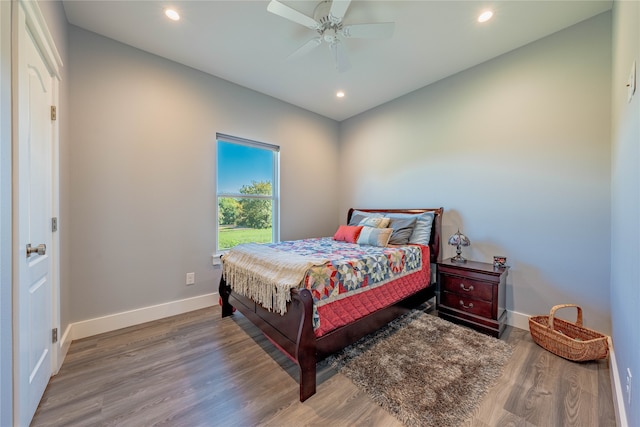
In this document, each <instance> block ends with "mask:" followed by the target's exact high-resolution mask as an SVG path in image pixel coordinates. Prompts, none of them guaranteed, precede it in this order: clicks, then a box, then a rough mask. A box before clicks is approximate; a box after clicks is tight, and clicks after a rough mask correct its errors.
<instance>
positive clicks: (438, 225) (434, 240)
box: [347, 208, 444, 263]
mask: <svg viewBox="0 0 640 427" xmlns="http://www.w3.org/2000/svg"><path fill="white" fill-rule="evenodd" d="M354 210H359V211H363V212H378V213H383V212H389V213H406V214H420V213H424V212H433V213H434V214H435V216H434V218H433V226H432V228H431V238H430V239H429V249H430V252H431V262H432V263H433V262H438V261H440V260H441V256H440V242H441V240H442V239H441V237H442V236H441V234H442V213H443V212H444V208H424V209H361V208H350V209H349V213H348V214H347V224H348V223H349V221H351V216H352V215H353V211H354Z"/></svg>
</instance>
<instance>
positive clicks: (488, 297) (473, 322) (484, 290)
mask: <svg viewBox="0 0 640 427" xmlns="http://www.w3.org/2000/svg"><path fill="white" fill-rule="evenodd" d="M507 270H508V268H507V267H494V266H493V264H487V263H484V262H475V261H468V260H467V262H465V263H455V262H452V261H451V259H446V260H444V261H442V262H439V263H438V286H439V288H440V297H439V299H438V305H437V307H438V315H439V316H440V317H442V318H443V319H446V320H450V321H452V322H455V323H460V324H463V325H466V326H469V327H471V328H473V329H475V330H477V331H480V332H484V333H486V334H489V335H492V336H494V337H496V338H500V335H502V332H503V331H504V328H505V326H506V318H507V311H506V310H505V300H506V298H505V295H506V280H507Z"/></svg>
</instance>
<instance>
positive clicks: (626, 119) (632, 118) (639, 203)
mask: <svg viewBox="0 0 640 427" xmlns="http://www.w3.org/2000/svg"><path fill="white" fill-rule="evenodd" d="M638 28H640V3H638V2H629V1H621V2H615V3H614V8H613V78H612V103H611V105H612V159H611V172H612V174H611V175H612V176H611V181H612V182H611V200H612V203H611V204H612V209H611V211H612V214H611V216H612V245H611V317H612V323H613V343H614V347H615V350H616V360H617V365H618V372H619V376H620V377H619V381H620V384H621V385H622V390H623V393H624V391H625V386H626V373H627V368H630V369H631V372H632V375H633V380H632V398H633V404H632V405H629V404H628V403H627V402H626V395H625V396H624V399H623V400H624V401H625V403H624V404H625V409H626V413H627V420H628V422H629V425H630V426H638V425H640V317H638V307H640V148H639V144H640V99H639V98H640V90H638V89H636V93H635V96H634V98H633V100H632V102H631V103H629V102H628V101H627V88H626V84H627V79H628V77H629V74H630V71H631V64H632V63H633V61H636V63H637V65H640V32H639V31H638ZM637 73H638V71H636V76H637Z"/></svg>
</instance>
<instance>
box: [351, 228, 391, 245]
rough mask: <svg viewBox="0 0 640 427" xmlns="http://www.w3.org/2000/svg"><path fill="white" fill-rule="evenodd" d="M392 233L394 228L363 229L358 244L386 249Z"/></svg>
mask: <svg viewBox="0 0 640 427" xmlns="http://www.w3.org/2000/svg"><path fill="white" fill-rule="evenodd" d="M391 232H393V228H375V227H363V228H362V231H361V232H360V236H359V237H358V244H359V245H371V246H382V247H385V246H387V244H388V243H389V237H391Z"/></svg>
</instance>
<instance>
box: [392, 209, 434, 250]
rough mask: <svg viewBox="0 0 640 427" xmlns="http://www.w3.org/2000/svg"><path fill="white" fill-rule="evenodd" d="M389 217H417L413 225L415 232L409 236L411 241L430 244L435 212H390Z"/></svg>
mask: <svg viewBox="0 0 640 427" xmlns="http://www.w3.org/2000/svg"><path fill="white" fill-rule="evenodd" d="M386 217H387V218H392V219H393V218H412V217H413V218H416V225H415V227H413V233H411V237H410V238H409V243H418V244H420V245H425V246H429V240H430V239H431V227H432V226H433V218H434V217H435V214H434V213H433V212H424V213H421V214H402V213H388V214H386Z"/></svg>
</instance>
